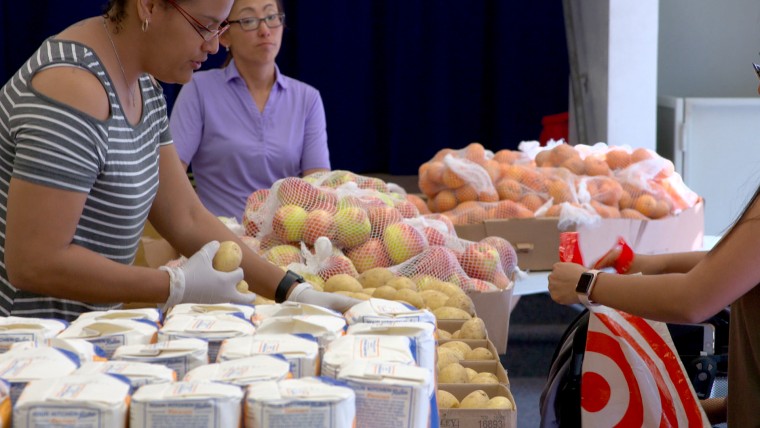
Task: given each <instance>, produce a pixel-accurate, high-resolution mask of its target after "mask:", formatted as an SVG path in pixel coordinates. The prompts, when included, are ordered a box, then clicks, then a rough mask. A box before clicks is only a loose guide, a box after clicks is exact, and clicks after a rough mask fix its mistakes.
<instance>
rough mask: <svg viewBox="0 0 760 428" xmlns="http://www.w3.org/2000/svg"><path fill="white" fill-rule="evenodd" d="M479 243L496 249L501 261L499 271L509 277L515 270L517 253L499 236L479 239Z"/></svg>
mask: <svg viewBox="0 0 760 428" xmlns="http://www.w3.org/2000/svg"><path fill="white" fill-rule="evenodd" d="M480 242H482V243H484V244H489V245H492V246H493V247H494V248H496V251H498V252H499V258H500V259H501V269H502V270H503V271H504V273H505V274H507V275H511V274H512V273H513V272H515V271H516V270H517V252H516V251H515V248H514V247H513V246H512V244H510V243H509V241H507V240H506V239H504V238H502V237H500V236H487V237H485V238H483V239H481V240H480ZM497 285H498V284H497Z"/></svg>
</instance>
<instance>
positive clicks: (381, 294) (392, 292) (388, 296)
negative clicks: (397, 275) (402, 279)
mask: <svg viewBox="0 0 760 428" xmlns="http://www.w3.org/2000/svg"><path fill="white" fill-rule="evenodd" d="M372 297H374V298H376V299H385V300H396V289H395V288H393V287H391V286H388V285H383V286H381V287H377V288H376V289H375V292H374V293H372Z"/></svg>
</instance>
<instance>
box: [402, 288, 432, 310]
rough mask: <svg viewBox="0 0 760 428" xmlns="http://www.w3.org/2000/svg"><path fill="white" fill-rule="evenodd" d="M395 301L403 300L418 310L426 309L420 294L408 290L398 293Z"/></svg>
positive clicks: (403, 289) (404, 289)
mask: <svg viewBox="0 0 760 428" xmlns="http://www.w3.org/2000/svg"><path fill="white" fill-rule="evenodd" d="M395 300H401V301H404V302H406V303H409V304H410V305H412V306H414V307H415V308H417V309H422V308H424V307H425V302H424V301H423V300H422V297H421V296H420V294H419V293H417V292H416V291H414V290H411V289H408V288H402V289H400V290H398V291H396V298H395Z"/></svg>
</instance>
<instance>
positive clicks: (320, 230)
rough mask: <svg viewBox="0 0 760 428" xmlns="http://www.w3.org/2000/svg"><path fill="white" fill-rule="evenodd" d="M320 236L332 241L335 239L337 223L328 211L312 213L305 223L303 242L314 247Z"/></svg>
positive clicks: (307, 216)
mask: <svg viewBox="0 0 760 428" xmlns="http://www.w3.org/2000/svg"><path fill="white" fill-rule="evenodd" d="M320 236H325V237H327V238H328V239H329V240H330V241H333V240H334V239H335V221H334V220H333V215H332V214H330V212H329V211H326V210H314V211H312V212H310V213H309V214H307V215H306V221H305V222H304V231H303V242H305V243H307V244H309V245H314V242H316V241H317V238H319V237H320Z"/></svg>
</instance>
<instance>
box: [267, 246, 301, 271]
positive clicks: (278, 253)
mask: <svg viewBox="0 0 760 428" xmlns="http://www.w3.org/2000/svg"><path fill="white" fill-rule="evenodd" d="M264 258H265V259H267V260H268V261H270V262H272V263H274V264H276V265H277V266H281V267H285V266H287V265H289V264H291V263H303V257H301V250H300V249H299V248H298V247H295V246H293V245H290V244H283V245H277V246H274V247H272V248H270V249H268V250H267V251H266V252H265V253H264Z"/></svg>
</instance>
